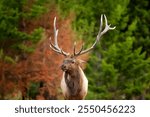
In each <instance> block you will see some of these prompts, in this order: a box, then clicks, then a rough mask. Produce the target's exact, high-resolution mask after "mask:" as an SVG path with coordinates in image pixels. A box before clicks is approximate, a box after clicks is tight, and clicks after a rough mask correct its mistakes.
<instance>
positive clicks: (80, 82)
mask: <svg viewBox="0 0 150 117" xmlns="http://www.w3.org/2000/svg"><path fill="white" fill-rule="evenodd" d="M103 19H105V28H104V29H103ZM113 29H115V27H110V25H108V23H107V18H106V16H105V15H101V19H100V28H99V32H98V35H97V37H96V40H95V42H94V43H93V45H92V46H91V47H90V48H88V49H85V50H84V49H83V46H84V45H83V44H82V46H81V48H80V49H79V51H76V43H74V46H73V53H72V54H70V53H67V52H65V51H64V50H62V49H61V48H60V47H59V45H58V41H57V36H58V29H56V17H55V18H54V44H53V43H52V41H51V38H50V48H51V49H52V50H53V51H54V52H56V53H59V54H61V55H63V56H65V59H64V60H63V63H62V65H61V69H62V70H63V78H62V80H61V88H62V91H63V95H64V98H65V99H84V98H85V96H86V94H87V90H88V80H87V78H86V76H85V74H84V72H83V70H82V69H81V67H80V63H81V60H78V59H77V57H78V56H80V55H83V54H86V53H88V52H90V51H91V50H92V49H93V48H94V47H95V46H96V44H97V42H99V41H100V39H101V37H102V35H104V34H105V33H106V32H107V31H108V30H113Z"/></svg>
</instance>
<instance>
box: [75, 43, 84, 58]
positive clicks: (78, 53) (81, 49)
mask: <svg viewBox="0 0 150 117" xmlns="http://www.w3.org/2000/svg"><path fill="white" fill-rule="evenodd" d="M75 47H76V46H74V56H78V55H80V53H81V52H82V51H83V47H84V43H82V46H81V48H80V50H79V51H78V52H77V53H76V51H75Z"/></svg>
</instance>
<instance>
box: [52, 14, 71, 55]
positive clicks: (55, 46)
mask: <svg viewBox="0 0 150 117" xmlns="http://www.w3.org/2000/svg"><path fill="white" fill-rule="evenodd" d="M57 36H58V29H56V17H55V18H54V44H53V43H52V42H51V37H50V48H51V49H52V50H53V51H55V52H57V53H59V54H62V55H64V56H68V55H69V53H66V52H65V51H63V50H62V49H60V47H59V46H58V40H57Z"/></svg>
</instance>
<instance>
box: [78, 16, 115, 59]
mask: <svg viewBox="0 0 150 117" xmlns="http://www.w3.org/2000/svg"><path fill="white" fill-rule="evenodd" d="M103 17H104V19H105V28H104V30H103V31H102V28H103ZM115 28H116V27H110V25H108V22H107V17H106V16H105V15H103V14H102V15H101V19H100V28H99V31H98V35H97V37H96V40H95V42H94V43H93V45H92V46H91V47H90V48H88V49H86V50H83V47H82V48H81V50H80V51H79V52H78V53H77V54H76V56H79V55H82V54H85V53H87V52H89V51H91V50H92V49H93V48H94V47H95V45H96V44H97V42H98V41H99V40H100V39H101V37H102V35H104V34H105V33H106V32H107V31H108V30H114V29H115ZM82 46H83V45H82Z"/></svg>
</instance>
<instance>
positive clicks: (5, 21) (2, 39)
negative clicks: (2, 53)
mask: <svg viewBox="0 0 150 117" xmlns="http://www.w3.org/2000/svg"><path fill="white" fill-rule="evenodd" d="M47 2H48V0H30V1H29V0H11V1H9V0H1V1H0V47H1V48H6V47H5V46H6V45H7V48H12V47H17V46H18V47H17V49H21V50H23V51H24V52H31V51H30V50H31V48H30V46H27V45H25V44H23V43H24V42H25V41H29V40H30V41H32V42H33V43H36V42H38V41H39V40H40V39H41V36H42V32H43V30H42V29H41V28H40V27H39V28H37V29H35V30H34V31H33V32H32V33H31V34H29V33H26V32H24V31H22V30H23V28H25V27H26V24H25V23H26V22H27V21H30V20H31V19H36V18H38V17H39V16H40V15H42V14H43V13H44V12H46V11H47V7H45V4H46V3H47ZM25 21H26V22H25ZM20 45H22V46H20ZM25 46H27V47H26V48H25ZM17 49H16V50H17ZM28 49H29V50H28Z"/></svg>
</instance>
